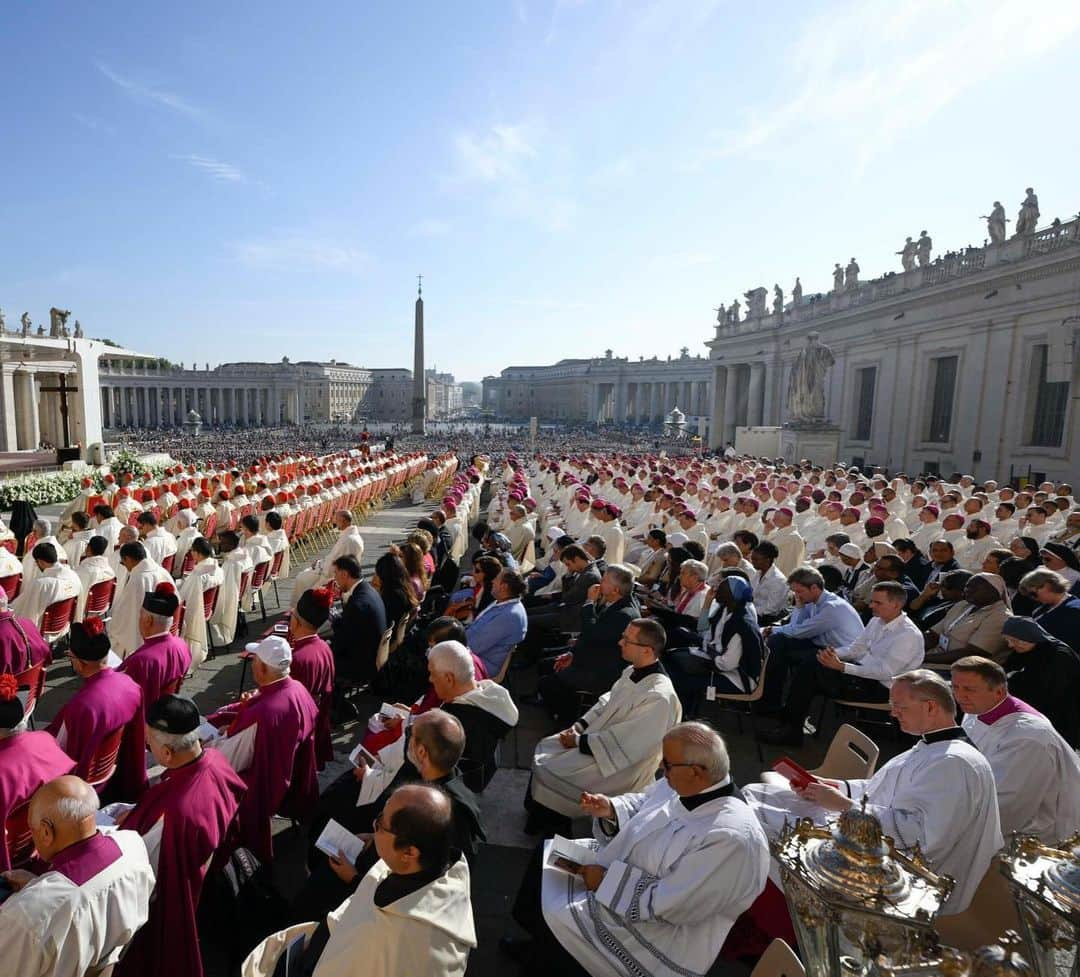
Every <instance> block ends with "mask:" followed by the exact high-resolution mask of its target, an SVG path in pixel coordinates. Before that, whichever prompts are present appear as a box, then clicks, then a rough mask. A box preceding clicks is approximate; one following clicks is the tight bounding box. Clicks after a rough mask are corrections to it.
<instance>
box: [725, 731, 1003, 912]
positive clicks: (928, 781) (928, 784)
mask: <svg viewBox="0 0 1080 977" xmlns="http://www.w3.org/2000/svg"><path fill="white" fill-rule="evenodd" d="M933 735H934V734H931V738H933ZM845 789H846V790H847V793H848V795H849V796H850V797H851V798H852V799H853V800H855V801H860V800H861V799H862V797H863V796H864V795H865V797H866V799H867V804H866V809H867V810H868V811H869V812H870V813H871V814H873V815H874V816H875V817H876V818H877V819H878V820H879V821H880V822H881V827H882V829H883V830H884V832H885V834H887V835H889V836H890V837H892V838H893V839H895V841H896V845H897V847H898V848H903V849H910V848H913V847H914V846H915V845H916V844H917V845H918V846H919V847H920V849H921V850H922V853H923V855H924V856H926V859H927V861H929V863H930V867H931V868H932V869H933V870H934V871H935V872H938V873H943V874H946V875H951V876H952V877H953V878H954V879H956V888H955V889H954V890H953V893H952V895H951V896H950V897H949V900H948V902H946V904H945V910H944V912H945V913H946V914H952V913H958V912H962V911H963V910H965V909H966V908H967V906H968V903H970V902H971V897H972V896H973V895H974V894H975V889H976V888H978V885H979V883H980V882H981V881H982V877H983V875H985V874H986V870H987V868H989V866H990V860H991V859H992V858H993V857H994V854H995V853H996V852H997V851H998V849H999V848H1001V846H1002V844H1003V841H1002V837H1001V827H1000V821H999V818H998V805H997V794H996V792H995V789H994V774H993V771H992V770H991V769H990V764H989V763H988V762H987V760H986V758H985V757H984V756H983V755H982V754H981V753H980V752H979V751H978V750H977V749H975V747H974V746H972V745H971V744H970V743H968V742H967V741H966V740H964V739H955V738H954V739H945V740H938V741H937V742H932V743H926V742H924V741H922V740H919V742H917V743H916V744H915V745H914V746H913V747H912V748H911V749H910V750H908V751H907V752H905V753H901V754H900V755H899V756H897V757H894V758H893V759H892V760H890V761H889V762H888V763H886V764H885V766H883V767H882V768H881V769H880V770H879V771H878V772H877V773H876V774H874V776H873V777H871V778H870V779H869V780H848V781H845ZM744 790H745V794H746V799H747V801H748V802H749V803H750V806H751V807H752V808H753V809H754V812H755V813H756V814H757V816H758V818H759V819H760V820H761V822H762V824H763V825H764V827H765V830H766V832H768V834H769V837H771V838H776V837H778V836H779V835H780V832H781V831H782V830H783V827H784V822H785V820H786V821H794V820H795V819H796V818H801V817H808V818H812V819H813V820H814V821H816V822H817V823H818V824H824V823H825V822H826V821H829V820H832V819H833V818H834V817H835V814H834V813H833V812H831V811H826V810H824V809H823V808H820V807H818V806H816V805H814V804H810V803H809V802H807V801H804V800H802V799H800V798H799V797H798V796H796V794H795V793H794V792H793V791H791V790H789V789H788V788H787V787H780V786H775V785H772V784H751V785H750V786H749V787H746V788H745V789H744Z"/></svg>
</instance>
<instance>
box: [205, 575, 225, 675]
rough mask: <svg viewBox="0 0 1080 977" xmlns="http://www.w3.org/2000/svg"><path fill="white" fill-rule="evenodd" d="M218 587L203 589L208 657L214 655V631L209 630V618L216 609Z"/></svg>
mask: <svg viewBox="0 0 1080 977" xmlns="http://www.w3.org/2000/svg"><path fill="white" fill-rule="evenodd" d="M220 589H221V588H220V587H209V588H207V589H206V590H204V591H203V595H202V603H203V617H204V618H205V619H206V643H207V644H208V645H209V655H208V657H210V658H213V657H214V632H213V631H211V630H210V618H212V617H213V616H214V611H216V610H217V600H218V591H219V590H220Z"/></svg>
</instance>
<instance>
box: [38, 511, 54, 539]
mask: <svg viewBox="0 0 1080 977" xmlns="http://www.w3.org/2000/svg"><path fill="white" fill-rule="evenodd" d="M34 532H35V533H37V534H38V536H51V535H52V523H51V522H50V521H49V520H48V519H46V518H45V517H44V516H42V517H40V518H38V519H35V520H34Z"/></svg>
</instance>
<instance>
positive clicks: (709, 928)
mask: <svg viewBox="0 0 1080 977" xmlns="http://www.w3.org/2000/svg"><path fill="white" fill-rule="evenodd" d="M612 804H613V805H614V807H615V811H616V815H617V820H618V825H619V832H618V834H616V835H615V837H614V838H612V839H611V840H610V841H609V842H607V844H604V845H603V847H601V848H600V849H599V851H598V852H597V859H596V860H597V863H598V864H599V865H602V866H603V867H604V868H606V869H607V873H606V874H605V876H604V880H603V882H602V883H601V885H600V887H599V889H597V890H596V891H595V892H586V891H585V886H584V883H583V882H582V880H581V878H580V877H578V876H576V875H568V874H567V873H565V872H563V871H561V870H559V869H557V868H553V867H548V866H546V865H545V867H544V877H543V890H542V900H543V910H544V919H545V921H546V922H547V924H548V926H549V927H550V928H551V931H552V933H554V935H555V937H556V938H557V939H558V941H559V943H560V944H562V946H563V947H565V948H566V949H567V950H568V951H569V952H570V953H571V954H573V956H574V957H575V959H576V960H577V961H578V962H579V963H580V964H581V965H582V966H583V967H584V968H585V969H586V970H587V971H588V972H589V973H590V974H592V975H593V977H626V975H627V974H632V975H656V977H660V975H663V977H698V975H703V974H705V973H706V972H708V970H709V968H711V967H712V965H713V963H714V962H715V960H716V957H717V955H718V954H719V952H720V948H721V947H722V946H723V944H724V940H725V939H726V938H727V935H728V931H729V930H730V929H731V927H732V925H733V924H734V922H735V920H736V919H737V918H738V917H739V916H740V915H741V914H742V913H743V912H745V911H746V910H747V909H749V908H750V906H751V904H752V903H753V901H754V900H755V899H756V898H757V897H758V896H759V895H760V894H761V893H762V891H764V889H765V882H766V880H767V878H768V872H769V848H768V842H767V841H766V839H765V835H764V833H763V832H762V830H761V827H760V826H759V825H758V824H757V822H756V820H755V819H754V815H753V813H752V812H751V811H750V809H749V808H748V807H747V806H746V804H745V803H743V802H742V801H741V800H739V799H738V798H737V797H735V796H732V795H731V794H729V793H727V792H725V791H718V792H717V793H716V796H715V799H709V800H707V801H704V802H703V803H701V804H700V806H695V807H694V808H693V810H688V809H687V808H686V807H685V806H684V805H683V803H682V801H681V800H680V799H679V797H678V795H677V794H676V793H675V792H674V791H673V790H672V789H671V787H670V786H669V785H668V783H667V781H666V780H658V781H656V782H655V783H654V784H652V785H651V786H650V787H649V789H648V790H647V791H645V792H644V793H641V794H624V795H622V796H621V797H616V798H613V799H612ZM594 824H596V825H598V826H599V824H600V822H594ZM594 830H596V833H597V837H598V839H599V840H601V842H603V840H604V839H603V836H602V834H601V833H600V831H599V828H597V829H594ZM549 844H550V843H549Z"/></svg>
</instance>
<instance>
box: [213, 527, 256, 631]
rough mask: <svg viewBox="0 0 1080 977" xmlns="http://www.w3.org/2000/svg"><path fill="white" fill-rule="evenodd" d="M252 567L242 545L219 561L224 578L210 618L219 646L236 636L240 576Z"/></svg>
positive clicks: (248, 554)
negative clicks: (215, 607)
mask: <svg viewBox="0 0 1080 977" xmlns="http://www.w3.org/2000/svg"><path fill="white" fill-rule="evenodd" d="M251 569H252V563H251V554H250V553H248V551H247V550H245V549H244V547H242V546H238V547H237V548H236V549H235V550H233V551H232V552H231V553H226V554H225V556H224V558H223V559H222V562H221V572H222V574H223V575H224V580H223V581H222V583H221V589H220V590H219V591H218V602H217V609H216V610H215V611H214V616H213V617H212V618H211V619H210V627H211V628H213V630H214V643H215V644H216V645H217V646H218V647H220V648H226V647H228V646H229V645H231V644H232V642H233V638H235V637H236V616H237V612H238V611H239V609H240V578H241V577H242V576H243V575H244V573H245V571H248V570H251Z"/></svg>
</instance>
